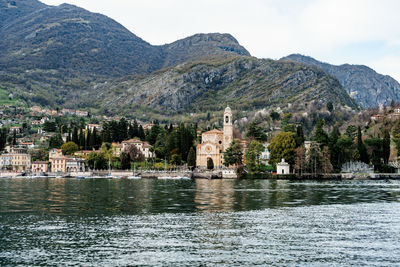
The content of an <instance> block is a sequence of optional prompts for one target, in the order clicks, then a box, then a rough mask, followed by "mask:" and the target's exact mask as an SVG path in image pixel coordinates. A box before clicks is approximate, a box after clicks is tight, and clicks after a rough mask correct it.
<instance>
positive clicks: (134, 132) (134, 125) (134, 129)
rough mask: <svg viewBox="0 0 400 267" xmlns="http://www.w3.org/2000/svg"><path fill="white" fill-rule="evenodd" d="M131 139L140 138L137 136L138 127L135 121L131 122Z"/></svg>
mask: <svg viewBox="0 0 400 267" xmlns="http://www.w3.org/2000/svg"><path fill="white" fill-rule="evenodd" d="M133 137H140V136H139V125H138V123H137V121H136V120H134V121H133V136H132V138H133Z"/></svg>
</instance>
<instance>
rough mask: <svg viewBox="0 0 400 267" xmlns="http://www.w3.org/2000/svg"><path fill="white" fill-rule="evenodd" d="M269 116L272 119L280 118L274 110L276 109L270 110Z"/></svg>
mask: <svg viewBox="0 0 400 267" xmlns="http://www.w3.org/2000/svg"><path fill="white" fill-rule="evenodd" d="M269 116H270V117H271V119H272V120H273V121H277V120H279V118H280V115H279V113H278V112H276V111H272V112H271V114H270V115H269Z"/></svg>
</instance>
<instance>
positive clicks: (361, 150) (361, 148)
mask: <svg viewBox="0 0 400 267" xmlns="http://www.w3.org/2000/svg"><path fill="white" fill-rule="evenodd" d="M357 150H358V154H359V156H360V160H361V161H362V162H364V163H367V164H368V163H369V156H368V152H367V148H366V147H365V144H364V142H363V140H362V134H361V127H360V126H358V130H357Z"/></svg>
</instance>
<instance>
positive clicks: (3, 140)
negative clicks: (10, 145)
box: [0, 127, 8, 152]
mask: <svg viewBox="0 0 400 267" xmlns="http://www.w3.org/2000/svg"><path fill="white" fill-rule="evenodd" d="M7 135H8V129H7V128H5V127H3V128H1V129H0V152H1V151H3V150H4V148H5V146H6V144H7Z"/></svg>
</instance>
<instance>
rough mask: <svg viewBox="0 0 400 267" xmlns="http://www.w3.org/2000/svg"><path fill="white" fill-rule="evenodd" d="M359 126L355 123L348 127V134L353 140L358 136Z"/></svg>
mask: <svg viewBox="0 0 400 267" xmlns="http://www.w3.org/2000/svg"><path fill="white" fill-rule="evenodd" d="M357 129H358V128H357V126H355V125H349V126H347V128H346V135H347V136H348V137H349V138H351V140H354V138H356V136H357Z"/></svg>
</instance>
